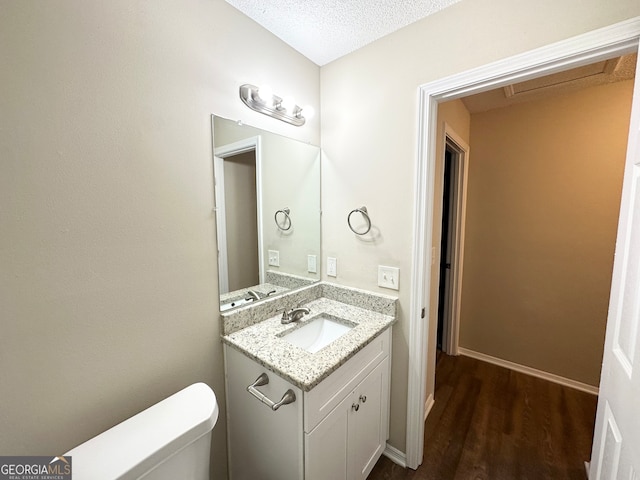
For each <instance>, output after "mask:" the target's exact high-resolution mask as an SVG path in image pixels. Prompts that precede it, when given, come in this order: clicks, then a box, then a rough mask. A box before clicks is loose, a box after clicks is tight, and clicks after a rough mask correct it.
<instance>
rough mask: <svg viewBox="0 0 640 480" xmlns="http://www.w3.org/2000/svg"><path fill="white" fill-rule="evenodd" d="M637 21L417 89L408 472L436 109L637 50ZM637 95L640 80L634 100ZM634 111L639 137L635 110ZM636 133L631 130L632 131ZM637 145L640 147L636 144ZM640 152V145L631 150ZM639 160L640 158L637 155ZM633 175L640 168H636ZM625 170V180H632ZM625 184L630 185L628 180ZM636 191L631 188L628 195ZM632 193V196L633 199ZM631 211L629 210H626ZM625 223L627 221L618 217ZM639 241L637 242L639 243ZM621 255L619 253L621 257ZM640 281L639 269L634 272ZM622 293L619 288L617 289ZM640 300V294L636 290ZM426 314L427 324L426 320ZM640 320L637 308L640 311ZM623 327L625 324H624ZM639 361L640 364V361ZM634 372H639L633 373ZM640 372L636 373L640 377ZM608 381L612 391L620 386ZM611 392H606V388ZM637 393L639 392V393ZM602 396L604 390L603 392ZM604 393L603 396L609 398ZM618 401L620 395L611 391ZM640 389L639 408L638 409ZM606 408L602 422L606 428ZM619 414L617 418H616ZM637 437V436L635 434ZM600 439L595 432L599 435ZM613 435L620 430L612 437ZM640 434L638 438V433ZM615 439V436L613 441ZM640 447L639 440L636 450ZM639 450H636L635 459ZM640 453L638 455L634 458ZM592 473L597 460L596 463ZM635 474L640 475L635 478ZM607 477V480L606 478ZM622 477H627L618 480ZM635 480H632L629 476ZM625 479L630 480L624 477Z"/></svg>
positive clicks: (417, 449) (425, 372) (418, 455)
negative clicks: (465, 98) (417, 111)
mask: <svg viewBox="0 0 640 480" xmlns="http://www.w3.org/2000/svg"><path fill="white" fill-rule="evenodd" d="M639 37H640V17H636V18H632V19H629V20H627V21H624V22H620V23H617V24H614V25H611V26H609V27H605V28H602V29H598V30H594V31H592V32H589V33H586V34H583V35H579V36H577V37H573V38H570V39H567V40H563V41H561V42H558V43H555V44H552V45H548V46H545V47H542V48H538V49H536V50H532V51H530V52H526V53H524V54H521V55H516V56H514V57H510V58H507V59H504V60H500V61H497V62H495V63H492V64H489V65H485V66H482V67H479V68H476V69H473V70H470V71H467V72H463V73H460V74H456V75H452V76H450V77H446V78H443V79H441V80H437V81H434V82H431V83H428V84H425V85H422V86H421V87H420V89H419V106H418V108H419V125H418V137H419V138H418V154H417V160H416V174H415V178H416V185H415V198H414V205H416V209H415V212H414V250H413V262H412V265H413V268H412V272H411V276H412V282H411V285H412V287H411V301H410V311H409V335H408V337H409V339H410V340H409V365H408V371H409V377H408V392H407V441H406V443H407V451H406V459H405V463H406V466H408V467H410V468H417V467H418V466H419V465H420V464H421V463H422V453H423V447H424V421H423V419H424V406H425V400H426V399H427V396H432V395H433V392H434V387H435V353H434V351H433V350H434V348H435V347H434V346H435V329H434V328H430V322H431V321H432V319H431V318H430V316H431V315H430V314H431V312H433V310H434V309H433V308H432V307H433V301H435V302H437V297H436V298H435V299H431V298H430V296H431V285H430V280H431V278H430V271H431V252H432V248H434V247H437V245H434V244H433V241H432V237H433V221H434V211H433V210H434V198H432V197H430V195H431V192H433V191H434V185H435V162H436V152H435V144H436V142H435V140H436V133H435V132H436V121H437V111H438V103H439V102H443V101H449V100H454V99H457V98H462V97H465V96H467V95H471V94H475V93H481V92H484V91H487V90H492V89H494V88H499V87H503V86H505V85H507V84H509V83H514V82H520V81H525V80H530V79H533V78H537V77H541V76H544V75H549V74H552V73H556V72H561V71H564V70H568V69H570V68H575V67H579V66H583V65H588V64H590V63H594V62H597V61H599V60H605V59H608V58H612V57H615V56H618V55H624V54H627V53H631V52H635V51H637V50H638V38H639ZM638 97H640V87H639V86H638V82H637V81H636V85H635V89H634V99H635V100H634V101H635V102H636V103H637V98H638ZM637 110H638V109H637V108H635V110H634V111H635V112H636V113H635V121H636V123H635V129H636V130H635V132H636V134H637V128H638V125H637V121H638V120H637V117H638V112H637ZM630 135H631V132H630ZM634 145H637V143H636V144H634ZM634 148H637V147H634ZM635 161H636V163H637V162H638V158H637V154H636V157H635ZM635 168H636V169H637V168H639V167H637V166H636V167H635ZM630 170H633V169H631V167H629V168H628V171H627V175H626V176H627V177H628V176H629V175H630V173H629V171H630ZM625 183H629V181H627V180H625ZM630 188H631V187H627V190H629V189H630ZM629 195H630V194H627V196H629ZM627 208H628V207H627ZM621 218H624V217H622V216H621ZM637 243H640V240H638V241H637ZM618 255H620V254H618ZM636 275H638V271H637V269H636ZM618 291H619V290H618ZM636 295H640V294H638V292H636ZM636 305H637V304H636ZM423 308H425V309H426V311H427V313H428V314H427V318H426V319H422V318H421V311H422V310H423ZM636 317H637V310H636ZM625 328H628V325H627V324H626V323H625ZM635 361H636V362H637V361H638V359H637V357H636V359H635ZM636 371H637V369H636ZM637 375H638V374H637V373H636V376H637ZM613 382H614V380H612V381H611V385H612V386H613V388H616V387H617V385H616V384H615V383H613ZM608 388H612V387H610V386H609V387H608V386H605V389H608ZM636 388H637V387H636ZM601 391H602V390H601ZM606 391H607V390H605V395H606ZM613 395H617V394H616V393H614V394H613ZM639 398H640V397H639V396H638V395H637V391H636V397H635V400H636V403H640V400H639ZM601 410H602V409H599V412H598V419H599V421H600V423H602V420H601V419H602V415H603V412H602V411H601ZM614 414H615V412H614ZM636 431H637V430H636ZM596 433H598V432H596ZM614 433H616V434H617V433H619V432H612V435H613V434H614ZM636 434H637V433H636ZM614 436H615V435H614ZM637 444H639V441H636V447H637ZM637 453H638V451H637V450H636V454H637ZM638 457H640V455H636V458H638ZM593 460H594V464H593V465H592V470H593V469H594V468H596V467H595V463H597V462H596V460H597V459H596V458H594V459H593ZM636 474H637V473H636ZM603 478H610V477H603ZM620 478H622V477H620ZM631 478H632V479H633V480H636V479H635V478H633V477H631ZM625 480H627V478H626V477H625Z"/></svg>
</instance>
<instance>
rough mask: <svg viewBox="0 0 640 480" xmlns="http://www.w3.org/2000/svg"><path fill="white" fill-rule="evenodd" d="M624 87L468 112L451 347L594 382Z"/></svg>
mask: <svg viewBox="0 0 640 480" xmlns="http://www.w3.org/2000/svg"><path fill="white" fill-rule="evenodd" d="M632 92H633V82H632V81H626V82H620V83H615V84H611V85H606V86H599V87H591V88H588V89H584V90H581V91H579V92H574V93H571V94H565V95H561V96H555V97H552V98H548V99H545V100H539V101H534V102H528V103H524V104H520V105H514V106H511V107H506V108H500V109H496V110H491V111H488V112H484V113H478V114H473V115H472V116H471V146H472V150H473V153H472V155H471V162H470V168H469V187H468V192H467V193H468V197H467V223H466V238H465V262H464V278H463V287H462V305H461V318H460V346H461V347H464V348H468V349H470V350H474V351H477V352H481V353H485V354H487V355H491V356H494V357H497V358H501V359H504V360H508V361H511V362H515V363H518V364H521V365H526V366H530V367H533V368H536V369H539V370H543V371H546V372H550V373H554V374H557V375H560V376H563V377H566V378H570V379H573V380H577V381H579V382H583V383H587V384H589V385H594V386H597V385H598V384H599V379H600V368H601V363H602V348H603V344H604V330H605V325H606V319H607V307H608V304H609V289H610V284H611V270H612V267H613V253H614V249H615V239H616V228H617V219H618V210H619V204H620V192H621V189H622V173H623V167H624V160H625V153H626V142H627V134H628V130H629V115H630V110H631V95H632Z"/></svg>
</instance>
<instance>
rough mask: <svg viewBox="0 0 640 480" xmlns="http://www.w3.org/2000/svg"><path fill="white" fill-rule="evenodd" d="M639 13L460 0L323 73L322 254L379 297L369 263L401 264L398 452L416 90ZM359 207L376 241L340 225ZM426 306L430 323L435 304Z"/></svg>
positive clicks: (604, 5) (616, 4)
mask: <svg viewBox="0 0 640 480" xmlns="http://www.w3.org/2000/svg"><path fill="white" fill-rule="evenodd" d="M637 15H640V3H639V2H637V1H636V0H614V1H611V2H602V1H600V0H565V1H562V2H558V1H556V0H540V1H536V2H528V1H527V2H525V1H520V0H517V1H512V0H473V1H462V2H459V3H457V4H455V5H453V6H451V7H449V8H447V9H445V10H442V11H441V12H439V13H437V14H435V15H433V16H431V17H428V18H426V19H424V20H422V21H419V22H416V23H414V24H412V25H410V26H408V27H406V28H404V29H402V30H400V31H398V32H396V33H394V34H392V35H389V36H387V37H385V38H383V39H381V40H379V41H377V42H374V43H372V44H370V45H368V46H366V47H364V48H362V49H360V50H358V51H356V52H354V53H352V54H350V55H347V56H345V57H343V58H341V59H338V60H336V61H334V62H332V63H330V64H329V65H327V66H324V67H322V69H321V87H322V91H321V98H322V124H321V129H322V147H323V152H324V153H325V154H326V155H325V156H324V157H323V187H322V188H323V190H322V194H323V205H322V207H323V208H322V214H323V215H322V223H323V238H322V239H323V257H325V258H326V256H327V255H330V256H335V257H337V260H338V277H337V278H336V279H335V280H336V281H337V282H338V283H341V284H346V285H352V286H355V287H360V288H365V289H369V290H373V291H381V292H382V291H384V292H385V293H390V291H389V290H381V289H379V288H378V287H377V276H376V266H377V265H379V264H383V265H395V266H398V267H400V290H399V292H398V294H399V298H400V307H399V323H398V324H397V326H395V327H394V331H393V336H394V338H393V358H392V361H393V366H392V375H393V377H392V392H393V393H392V399H391V430H390V433H391V438H390V444H391V445H392V446H394V447H396V448H398V449H399V450H401V451H404V449H405V436H406V405H407V402H406V390H407V376H408V370H407V364H408V347H407V344H408V335H409V318H408V314H409V308H410V282H411V268H412V265H413V262H412V242H413V230H412V225H413V216H414V201H413V194H414V191H415V178H414V177H415V174H414V165H415V159H416V155H417V149H416V147H417V129H418V124H417V118H418V111H417V107H418V87H419V85H421V84H424V83H427V82H429V81H433V80H436V79H439V78H442V77H445V76H448V75H452V74H455V73H459V72H462V71H465V70H468V69H470V68H473V67H477V66H480V65H483V64H486V63H489V62H492V61H495V60H498V59H502V58H505V57H508V56H511V55H514V54H517V53H521V52H525V51H528V50H531V49H534V48H536V47H540V46H543V45H546V44H549V43H552V42H556V41H559V40H562V39H566V38H569V37H571V36H574V35H577V34H580V33H584V32H587V31H590V30H594V29H596V28H599V27H603V26H606V25H610V24H613V23H616V22H619V21H622V20H624V19H627V18H631V17H634V16H637ZM471 148H472V152H471V155H472V156H473V145H472V146H471ZM360 205H366V206H367V207H368V208H369V211H370V213H371V217H372V221H373V223H374V224H375V225H376V227H377V228H378V229H379V232H380V234H379V236H378V238H377V239H376V241H375V242H369V243H366V242H364V241H362V240H361V239H359V238H356V236H355V235H354V234H353V233H351V232H350V231H349V230H348V228H347V226H346V215H347V213H348V212H349V210H350V209H353V208H355V207H357V206H360ZM436 260H437V259H436ZM436 288H437V287H436ZM432 298H436V297H435V296H433V295H432ZM428 307H429V312H430V313H429V318H434V319H435V318H436V317H435V303H434V304H432V305H429V306H428Z"/></svg>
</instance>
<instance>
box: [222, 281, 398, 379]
mask: <svg viewBox="0 0 640 480" xmlns="http://www.w3.org/2000/svg"><path fill="white" fill-rule="evenodd" d="M303 290H304V291H303V292H300V291H299V292H295V293H292V294H291V296H287V295H285V296H283V297H279V298H276V299H272V304H271V305H268V304H267V305H265V304H266V303H267V302H270V300H267V301H264V302H262V303H260V304H257V305H255V306H248V307H241V308H240V309H238V310H236V311H234V312H230V313H228V314H223V315H222V317H223V332H225V333H226V334H225V335H223V337H222V340H223V342H224V343H226V344H227V345H229V346H231V347H233V348H235V349H237V350H239V351H240V352H242V353H244V354H245V355H247V356H248V357H250V358H252V359H254V360H255V361H256V362H258V363H260V364H261V365H263V366H264V367H266V368H268V369H269V370H271V371H273V372H275V373H277V374H278V375H280V376H281V377H283V378H285V379H286V380H288V381H290V382H291V383H293V384H294V385H296V386H298V387H300V388H301V389H302V390H304V391H309V390H311V389H312V388H313V387H315V386H316V385H318V384H319V383H320V382H321V381H322V380H324V379H325V378H326V377H328V376H329V375H330V374H331V373H332V372H334V371H335V370H336V369H337V368H338V367H340V366H341V365H342V364H344V363H345V362H346V361H347V360H348V359H349V358H351V357H352V356H353V355H355V354H356V353H357V352H358V351H360V350H361V349H362V348H364V347H365V346H366V345H368V344H369V343H370V342H371V340H373V339H374V338H376V337H377V336H378V335H380V333H382V332H383V331H384V330H385V329H387V328H389V327H390V326H391V325H392V324H393V323H395V319H396V302H397V299H396V298H395V297H389V296H386V295H379V294H375V293H370V292H365V291H363V290H358V289H353V288H347V287H340V286H337V285H332V284H328V283H324V282H321V283H319V284H316V285H313V286H312V287H308V288H307V289H303ZM300 297H301V298H303V299H305V300H308V301H306V302H304V305H303V306H305V307H307V308H309V309H310V310H311V313H310V314H309V315H306V316H305V317H304V318H303V319H302V320H301V321H299V322H294V323H290V324H287V325H283V324H282V323H281V321H280V313H281V312H282V310H284V309H285V308H287V309H288V308H291V307H292V306H298V305H300V302H296V301H295V300H298V299H299V298H300ZM260 307H261V308H262V312H263V315H265V317H263V318H260V311H259V308H260ZM256 309H258V311H257V312H256ZM274 311H279V313H277V314H276V315H273V313H274ZM321 313H322V314H329V315H331V316H334V317H337V318H340V319H343V320H346V321H347V322H351V323H353V324H355V325H356V326H355V327H354V328H352V329H351V330H350V331H349V332H347V333H345V334H344V335H343V336H341V337H340V338H338V339H337V340H335V341H334V342H332V343H331V344H329V345H328V346H326V347H325V348H323V349H322V350H320V351H318V352H316V353H309V352H307V351H306V350H303V349H301V348H299V347H296V346H294V345H292V344H290V343H289V342H287V341H286V340H284V339H282V338H280V337H281V335H282V334H283V333H285V332H288V331H290V330H293V329H296V328H299V327H300V325H301V324H303V323H307V322H309V321H312V320H313V319H314V318H315V317H316V316H318V315H319V314H321ZM252 314H253V315H252ZM266 315H270V316H269V317H266Z"/></svg>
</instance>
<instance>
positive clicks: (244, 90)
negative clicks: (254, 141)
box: [240, 83, 313, 127]
mask: <svg viewBox="0 0 640 480" xmlns="http://www.w3.org/2000/svg"><path fill="white" fill-rule="evenodd" d="M240 99H241V100H242V101H243V102H244V104H245V105H246V106H247V107H249V108H250V109H251V110H255V111H256V112H260V113H264V114H265V115H269V116H270V117H273V118H277V119H278V120H282V121H283V122H287V123H290V124H291V125H295V126H296V127H301V126H302V125H304V123H305V122H306V118H305V117H304V116H303V115H302V110H303V109H302V107H300V106H298V105H296V104H295V103H294V102H293V100H292V99H288V98H287V99H282V98H280V97H279V96H277V95H274V94H272V93H271V91H270V90H268V88H265V87H262V88H258V87H256V86H255V85H250V84H248V83H245V84H244V85H242V86H241V87H240ZM304 111H305V112H308V113H307V116H309V117H310V116H311V115H312V112H313V109H311V108H310V107H305V108H304Z"/></svg>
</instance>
